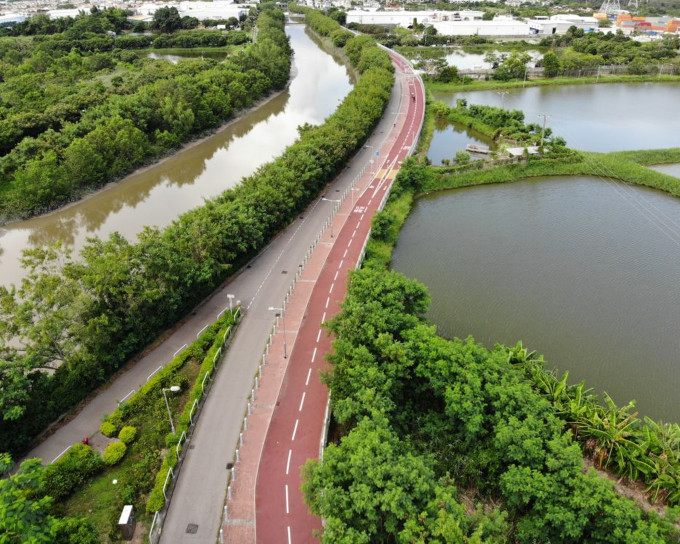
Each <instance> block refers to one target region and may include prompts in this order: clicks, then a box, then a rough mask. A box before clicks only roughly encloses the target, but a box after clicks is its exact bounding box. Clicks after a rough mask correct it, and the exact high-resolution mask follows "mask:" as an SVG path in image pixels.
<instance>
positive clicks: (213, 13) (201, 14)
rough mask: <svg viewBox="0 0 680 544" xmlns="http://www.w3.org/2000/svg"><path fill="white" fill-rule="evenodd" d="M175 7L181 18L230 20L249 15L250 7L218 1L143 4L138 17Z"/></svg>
mask: <svg viewBox="0 0 680 544" xmlns="http://www.w3.org/2000/svg"><path fill="white" fill-rule="evenodd" d="M166 6H167V7H175V8H177V11H178V12H179V14H180V16H181V17H185V16H189V17H196V19H199V20H203V19H229V17H236V18H237V19H238V18H239V17H240V15H241V14H245V15H248V11H249V9H250V8H249V7H248V6H243V5H238V4H233V3H231V2H225V1H224V0H218V1H216V2H168V3H164V4H142V5H141V6H137V7H136V8H135V13H136V14H137V15H153V14H154V13H155V12H156V10H158V9H160V8H162V7H166Z"/></svg>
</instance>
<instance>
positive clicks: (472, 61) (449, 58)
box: [445, 49, 543, 70]
mask: <svg viewBox="0 0 680 544" xmlns="http://www.w3.org/2000/svg"><path fill="white" fill-rule="evenodd" d="M524 52H525V53H528V54H529V56H530V57H531V60H530V61H529V62H528V63H527V66H528V67H529V68H535V67H536V62H538V60H540V59H541V58H542V57H543V55H542V54H541V53H540V52H539V51H524ZM492 54H493V55H496V56H497V57H499V58H500V59H504V58H506V57H509V56H510V53H509V52H508V51H493V52H492ZM486 55H487V53H467V52H466V51H465V50H464V49H453V50H452V51H451V52H450V53H449V54H447V55H446V57H445V58H446V62H447V63H448V65H449V66H456V67H457V68H458V69H459V70H489V69H491V68H492V67H493V66H492V64H491V63H490V62H487V61H486V60H484V59H485V58H486Z"/></svg>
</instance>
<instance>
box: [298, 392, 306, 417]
mask: <svg viewBox="0 0 680 544" xmlns="http://www.w3.org/2000/svg"><path fill="white" fill-rule="evenodd" d="M306 394H307V392H306V391H305V392H303V393H302V398H301V399H300V407H299V408H298V412H302V407H303V406H304V404H305V395H306Z"/></svg>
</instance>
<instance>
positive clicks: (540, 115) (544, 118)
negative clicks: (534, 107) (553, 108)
mask: <svg viewBox="0 0 680 544" xmlns="http://www.w3.org/2000/svg"><path fill="white" fill-rule="evenodd" d="M538 116H539V117H543V129H542V130H541V150H542V149H543V138H544V137H545V122H546V121H547V120H548V117H550V115H546V114H545V113H539V114H538Z"/></svg>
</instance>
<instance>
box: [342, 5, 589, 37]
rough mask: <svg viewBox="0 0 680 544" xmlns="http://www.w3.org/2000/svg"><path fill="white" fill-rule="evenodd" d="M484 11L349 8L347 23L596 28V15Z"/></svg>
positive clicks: (450, 28) (500, 30)
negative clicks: (523, 16)
mask: <svg viewBox="0 0 680 544" xmlns="http://www.w3.org/2000/svg"><path fill="white" fill-rule="evenodd" d="M483 15H484V12H482V11H465V10H461V11H368V10H351V11H348V12H347V23H358V24H364V25H384V26H388V27H397V26H398V27H402V28H407V27H410V26H412V25H413V22H414V21H415V22H416V23H418V24H424V25H427V26H432V27H434V28H435V29H436V30H437V34H440V35H444V36H530V35H546V34H563V33H565V32H566V31H567V30H568V29H569V27H572V26H575V27H577V28H580V29H583V30H585V31H587V32H590V31H594V30H597V27H598V22H597V19H595V18H594V17H580V16H578V15H554V16H552V17H550V18H548V17H537V18H536V19H532V20H530V21H523V20H519V19H515V18H513V17H510V16H497V17H495V18H494V19H493V20H492V21H483V20H482V16H483Z"/></svg>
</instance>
